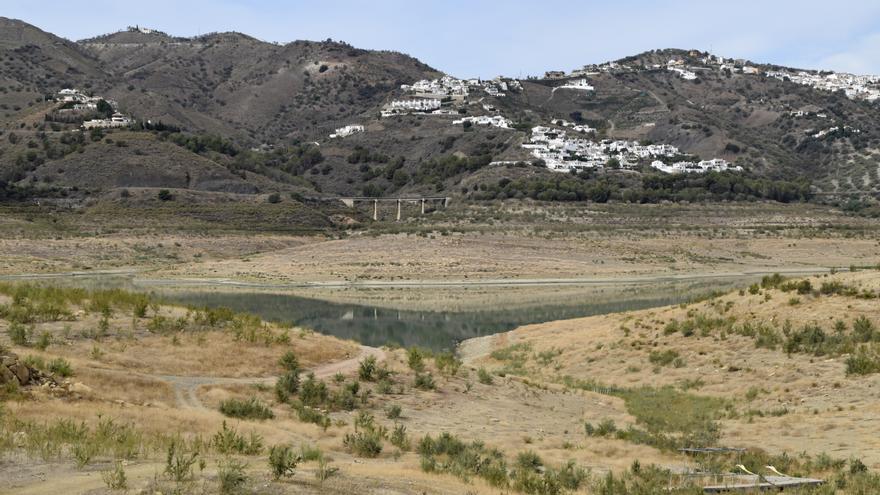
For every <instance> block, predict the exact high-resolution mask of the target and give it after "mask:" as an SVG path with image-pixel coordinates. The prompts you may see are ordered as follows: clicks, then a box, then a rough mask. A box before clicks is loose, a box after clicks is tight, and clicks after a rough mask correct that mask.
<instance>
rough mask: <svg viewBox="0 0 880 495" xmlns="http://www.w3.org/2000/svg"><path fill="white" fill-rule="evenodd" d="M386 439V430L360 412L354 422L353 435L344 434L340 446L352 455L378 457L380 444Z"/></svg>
mask: <svg viewBox="0 0 880 495" xmlns="http://www.w3.org/2000/svg"><path fill="white" fill-rule="evenodd" d="M387 438H388V429H387V428H385V427H384V426H382V425H380V424H378V423H376V421H375V418H374V417H373V415H372V414H370V413H368V412H365V411H361V412H360V413H358V416H357V418H356V419H355V422H354V433H346V434H345V437H343V439H342V444H343V445H344V446H345V448H346V449H348V451H349V452H351V453H352V454H354V455H357V456H360V457H367V458H371V457H378V456H379V454H381V453H382V443H383V441H384V440H385V439H387Z"/></svg>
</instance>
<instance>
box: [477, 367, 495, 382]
mask: <svg viewBox="0 0 880 495" xmlns="http://www.w3.org/2000/svg"><path fill="white" fill-rule="evenodd" d="M477 380H478V381H479V382H480V383H482V384H483V385H492V382H493V381H494V380H493V379H492V374H491V373H489V372H488V371H486V368H480V369H478V370H477Z"/></svg>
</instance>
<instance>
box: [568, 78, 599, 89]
mask: <svg viewBox="0 0 880 495" xmlns="http://www.w3.org/2000/svg"><path fill="white" fill-rule="evenodd" d="M559 87H560V88H562V89H579V90H583V91H595V90H596V88H594V87H593V86H592V85H591V84H590V83H589V82H588V81H587V80H586V79H575V80H572V81H568V82H566V83H565V84H563V85H562V86H559Z"/></svg>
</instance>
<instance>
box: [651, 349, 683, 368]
mask: <svg viewBox="0 0 880 495" xmlns="http://www.w3.org/2000/svg"><path fill="white" fill-rule="evenodd" d="M648 361H650V362H651V363H652V364H656V365H657V366H669V365H670V364H676V366H675V367H676V368H680V367H681V366H678V365H677V363H678V362H681V363H682V364H683V361H681V358H680V357H679V355H678V352H677V351H674V350H672V349H667V350H665V351H651V353H650V354H649V355H648Z"/></svg>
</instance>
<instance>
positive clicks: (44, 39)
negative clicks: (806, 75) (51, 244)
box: [0, 19, 880, 197]
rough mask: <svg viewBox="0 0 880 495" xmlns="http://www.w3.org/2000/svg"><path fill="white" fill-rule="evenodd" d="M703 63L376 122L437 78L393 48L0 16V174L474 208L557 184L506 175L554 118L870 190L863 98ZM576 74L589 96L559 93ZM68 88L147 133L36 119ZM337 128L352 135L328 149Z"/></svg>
mask: <svg viewBox="0 0 880 495" xmlns="http://www.w3.org/2000/svg"><path fill="white" fill-rule="evenodd" d="M707 58H709V55H708V54H707V53H704V52H699V51H685V50H655V51H651V52H646V53H643V54H639V55H635V56H632V57H627V58H625V59H622V60H619V61H616V62H614V63H613V64H606V65H604V66H601V67H587V68H585V69H584V70H580V71H576V72H575V73H569V74H562V75H554V77H553V78H544V79H528V80H522V81H519V82H518V83H517V84H514V83H515V81H512V80H509V79H508V80H506V81H507V82H508V83H510V84H509V87H508V89H507V90H503V91H501V90H498V88H500V87H501V83H504V81H498V85H497V87H496V86H492V84H486V83H485V82H481V81H475V82H472V83H471V84H469V85H468V84H467V83H464V82H462V83H461V84H463V85H464V86H467V87H470V88H471V89H470V91H469V94H468V95H467V96H466V97H460V96H458V95H453V96H452V97H447V98H445V99H444V100H445V101H444V103H443V105H444V109H445V110H448V111H450V112H449V113H451V115H402V116H395V117H388V118H381V117H380V112H381V111H382V110H383V109H385V108H386V106H387V105H388V104H389V103H390V102H391V101H393V100H398V99H412V97H413V95H412V94H411V92H410V91H407V90H405V89H402V88H401V85H411V84H413V83H414V82H416V81H419V80H423V79H436V78H440V77H442V76H444V74H443V73H441V72H439V71H437V70H435V69H432V68H431V67H429V66H427V65H425V64H423V63H421V62H419V61H418V60H416V59H415V58H412V57H410V56H407V55H404V54H401V53H397V52H386V51H369V50H361V49H357V48H354V47H352V46H350V45H347V44H345V43H341V42H334V41H330V40H328V41H324V42H312V41H296V42H293V43H289V44H285V45H279V44H273V43H267V42H264V41H260V40H258V39H255V38H253V37H250V36H247V35H244V34H240V33H215V34H209V35H205V36H199V37H195V38H181V37H175V36H171V35H168V34H165V33H161V32H153V31H150V30H146V29H140V28H132V29H128V30H124V31H120V32H118V33H113V34H108V35H104V36H98V37H95V38H90V39H86V40H82V41H79V42H71V41H67V40H64V39H61V38H59V37H57V36H54V35H52V34H49V33H45V32H43V31H41V30H39V29H38V28H35V27H33V26H31V25H29V24H26V23H24V22H22V21H16V20H10V19H0V61H2V62H0V126H2V128H3V130H4V133H5V134H6V137H2V136H0V179H3V180H7V181H12V182H15V183H18V184H22V185H28V186H30V187H35V188H38V189H39V188H50V189H51V188H54V189H64V188H71V187H76V188H77V189H78V190H83V189H91V190H94V191H96V192H101V191H107V190H112V189H114V188H120V187H171V188H184V189H185V188H190V189H197V190H202V191H216V192H236V193H245V194H256V193H265V192H270V191H275V190H277V191H295V192H297V193H298V194H305V195H333V194H340V195H360V194H381V195H396V194H423V193H424V194H428V193H431V194H434V193H437V192H442V193H445V194H456V195H465V196H469V197H477V196H479V193H480V191H485V190H487V189H492V188H495V189H497V186H498V184H499V182H500V181H507V182H509V181H512V180H514V181H516V180H519V181H531V182H530V183H533V182H534V181H544V182H547V181H556V182H558V181H559V178H560V177H561V175H560V174H559V173H557V172H550V171H548V170H546V169H543V168H540V167H512V166H511V164H512V163H513V162H520V161H533V157H532V156H531V155H530V153H529V150H527V149H524V148H523V147H522V144H524V143H525V142H527V141H528V139H529V133H530V131H529V130H530V129H531V127H533V126H538V125H550V123H551V122H552V121H553V120H555V119H564V120H567V121H571V122H576V123H580V124H583V125H589V126H591V127H593V128H595V129H597V131H596V135H595V136H594V137H593V139H625V140H639V141H650V142H653V143H664V144H670V145H674V146H677V147H678V148H679V149H680V150H681V151H682V153H686V154H689V155H693V156H696V157H699V158H703V159H710V158H722V159H725V160H727V161H729V162H731V163H733V164H736V165H739V166H741V167H743V168H744V169H745V171H746V174H748V175H749V176H752V177H759V178H760V177H764V178H769V179H783V180H788V181H810V182H812V184H813V188H814V189H815V190H816V191H877V190H880V167H878V164H877V163H878V156H880V106H878V104H877V103H876V102H870V101H865V100H861V99H851V98H848V97H847V96H846V95H844V94H842V92H831V91H825V90H820V89H814V88H811V87H809V86H805V85H801V84H796V83H795V82H792V81H790V80H781V79H777V78H771V77H766V76H765V75H764V74H765V72H767V71H776V70H780V69H782V70H787V69H785V68H780V67H776V66H771V65H761V64H754V63H751V62H746V61H729V62H728V63H729V65H730V67H731V68H733V69H734V70H730V69H723V68H721V67H720V66H719V64H718V63H717V62H715V61H712V62H711V63H707ZM670 60H675V61H676V63H678V64H681V67H683V68H684V69H682V70H685V71H686V72H688V74H692V76H693V77H691V76H690V75H688V76H687V77H684V74H683V73H682V72H681V71H676V70H670V69H671V68H672V69H674V68H675V67H678V66H675V67H673V66H671V65H669V63H670ZM743 67H747V68H748V70H747V71H745V72H744V71H743ZM582 78H585V79H587V81H588V85H589V86H592V88H593V90H592V91H587V90H581V89H565V88H560V86H562V85H564V84H566V83H569V82H572V81H577V80H579V79H582ZM504 86H505V87H507V86H508V84H507V83H504ZM69 87H70V88H78V89H80V90H82V91H84V92H87V93H89V94H93V95H96V96H100V97H101V98H104V99H106V100H110V101H113V102H114V103H116V104H118V108H119V110H120V111H122V112H123V113H125V114H128V115H131V116H133V117H134V118H135V119H136V120H137V121H139V122H141V123H144V122H150V123H151V125H150V128H151V129H153V132H152V133H147V134H149V135H150V136H151V137H149V138H147V137H145V136H143V135H141V136H139V135H137V134H138V133H131V131H125V133H128V134H125V133H121V134H120V133H119V132H118V131H117V132H109V133H108V132H105V133H104V135H101V134H100V133H99V134H90V135H88V136H86V137H82V136H79V137H77V136H75V135H74V133H72V132H71V131H73V130H74V129H76V128H78V126H79V122H78V121H73V122H72V123H69V122H67V121H66V120H65V119H60V120H59V119H56V118H54V117H48V116H47V115H49V116H53V115H54V116H57V115H58V111H59V104H58V103H56V102H54V101H48V100H51V97H52V96H53V95H55V94H56V93H57V92H58V91H59V90H60V89H62V88H69ZM499 92H500V93H503V95H500V94H499ZM423 96H425V95H423ZM441 96H442V95H441ZM47 99H48V100H47ZM480 115H485V116H492V115H500V116H503V117H504V118H506V119H508V120H509V121H510V122H511V123H512V125H511V128H498V127H492V126H485V125H461V124H458V125H453V124H452V120H454V119H456V118H460V117H461V116H480ZM348 124H358V125H363V126H364V132H362V133H357V134H354V135H352V136H349V137H345V138H339V139H329V138H328V136H329V134H330V133H332V132H333V131H334V129H336V128H338V127H342V126H344V125H348ZM835 127H836V128H837V129H838V130H837V131H835V130H834V128H835ZM178 130H179V131H181V132H177V131H178ZM823 132H824V133H825V134H823ZM141 134H143V131H141ZM210 135H213V136H216V137H213V138H208V136H210ZM114 136H115V137H114ZM817 136H819V137H817ZM120 142H121V143H122V144H120ZM310 142H316V144H312V145H310V144H308V143H310ZM251 148H254V149H259V150H258V151H250V149H251ZM495 162H506V163H504V164H500V163H496V164H491V163H495ZM632 177H633V171H628V172H615V171H609V170H606V171H603V172H600V173H594V174H586V175H583V176H582V177H581V178H580V179H579V180H584V181H596V180H599V181H603V183H607V184H610V186H611V187H612V189H613V188H616V187H622V188H626V187H631V186H632V187H637V186H633V184H634V183H633V179H632ZM529 187H531V186H529ZM527 195H528V194H527Z"/></svg>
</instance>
